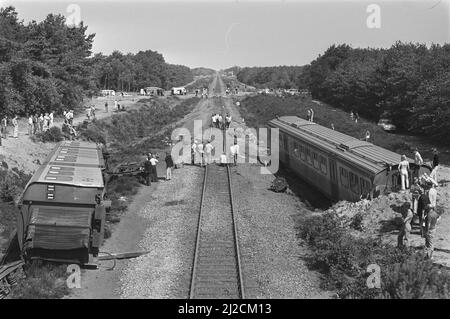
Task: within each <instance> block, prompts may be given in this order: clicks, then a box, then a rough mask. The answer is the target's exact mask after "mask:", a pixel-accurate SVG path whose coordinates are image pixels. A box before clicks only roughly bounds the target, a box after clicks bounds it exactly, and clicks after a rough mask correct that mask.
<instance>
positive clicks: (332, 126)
mask: <svg viewBox="0 0 450 319" xmlns="http://www.w3.org/2000/svg"><path fill="white" fill-rule="evenodd" d="M331 129H332V130H333V131H334V124H333V123H331Z"/></svg>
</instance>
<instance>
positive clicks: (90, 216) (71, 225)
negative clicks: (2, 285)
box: [17, 141, 105, 264]
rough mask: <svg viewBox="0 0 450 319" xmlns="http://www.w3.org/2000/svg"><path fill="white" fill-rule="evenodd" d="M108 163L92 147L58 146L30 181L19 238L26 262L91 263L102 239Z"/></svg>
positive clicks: (69, 143)
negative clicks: (105, 173)
mask: <svg viewBox="0 0 450 319" xmlns="http://www.w3.org/2000/svg"><path fill="white" fill-rule="evenodd" d="M104 168H105V163H104V160H103V157H102V153H101V150H100V149H99V148H98V147H97V145H96V144H94V143H87V142H78V141H66V142H62V143H60V144H59V145H58V146H57V147H56V148H55V149H54V150H53V151H52V152H51V154H50V155H49V156H48V157H47V159H46V160H45V162H44V163H43V164H42V165H41V166H40V168H39V169H38V170H37V171H36V173H35V174H34V175H33V177H32V178H31V180H30V181H29V182H28V184H27V186H26V188H25V190H24V192H23V194H22V197H21V199H20V202H19V209H20V212H19V216H17V224H18V225H17V234H18V239H19V245H20V248H21V250H22V253H23V255H24V256H25V258H26V259H36V258H38V259H46V260H53V261H61V262H71V263H80V264H84V263H88V261H89V255H90V254H92V255H94V256H95V255H96V254H98V249H99V247H100V245H101V243H102V240H103V230H104V223H105V207H104V205H103V202H102V199H103V195H104V192H105V185H104V180H103V175H102V170H103V169H104Z"/></svg>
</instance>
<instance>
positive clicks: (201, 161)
mask: <svg viewBox="0 0 450 319" xmlns="http://www.w3.org/2000/svg"><path fill="white" fill-rule="evenodd" d="M197 152H198V154H199V157H200V167H203V160H204V159H203V157H204V154H205V151H204V150H203V141H201V142H200V143H198V145H197Z"/></svg>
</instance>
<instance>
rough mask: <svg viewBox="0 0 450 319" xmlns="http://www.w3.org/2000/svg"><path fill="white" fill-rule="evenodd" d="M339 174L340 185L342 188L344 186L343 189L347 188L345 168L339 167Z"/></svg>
mask: <svg viewBox="0 0 450 319" xmlns="http://www.w3.org/2000/svg"><path fill="white" fill-rule="evenodd" d="M339 171H340V173H341V184H342V186H344V187H345V188H348V172H347V170H346V169H345V168H343V167H341V168H340V169H339Z"/></svg>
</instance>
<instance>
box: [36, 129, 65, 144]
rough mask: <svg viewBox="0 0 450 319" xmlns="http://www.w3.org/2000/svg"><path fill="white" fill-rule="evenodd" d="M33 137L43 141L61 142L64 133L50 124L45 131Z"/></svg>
mask: <svg viewBox="0 0 450 319" xmlns="http://www.w3.org/2000/svg"><path fill="white" fill-rule="evenodd" d="M35 139H37V140H39V141H41V142H44V143H47V142H61V141H62V140H64V134H63V132H62V131H61V129H60V128H59V127H57V126H52V127H51V128H49V129H48V130H47V131H45V132H42V133H38V134H36V135H35Z"/></svg>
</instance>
